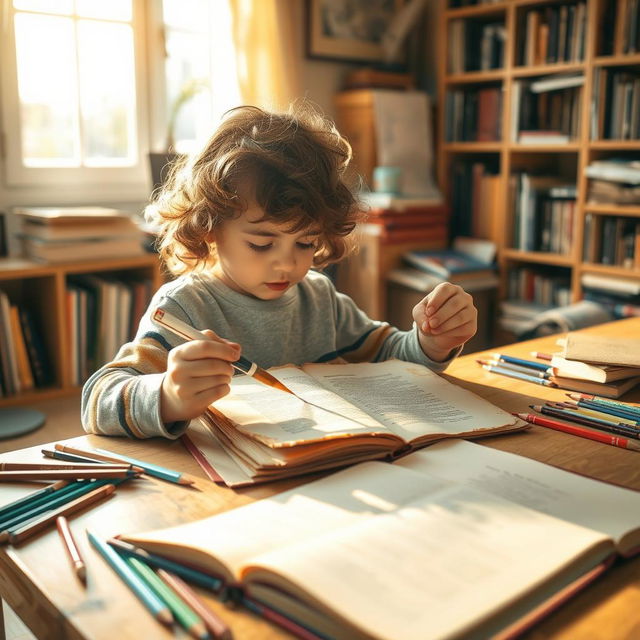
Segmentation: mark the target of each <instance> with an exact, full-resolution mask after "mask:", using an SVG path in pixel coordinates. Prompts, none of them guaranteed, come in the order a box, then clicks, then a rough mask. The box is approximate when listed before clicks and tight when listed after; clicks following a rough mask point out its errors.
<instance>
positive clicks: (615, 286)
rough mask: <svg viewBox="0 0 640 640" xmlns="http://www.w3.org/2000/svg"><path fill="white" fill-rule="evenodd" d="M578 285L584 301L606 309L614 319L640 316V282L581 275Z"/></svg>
mask: <svg viewBox="0 0 640 640" xmlns="http://www.w3.org/2000/svg"><path fill="white" fill-rule="evenodd" d="M580 283H581V284H582V290H583V295H584V298H585V300H592V301H594V302H597V303H599V304H601V305H603V306H605V307H607V308H608V309H609V310H610V311H611V312H612V314H613V316H614V317H615V318H628V317H632V316H638V315H640V280H638V279H627V278H618V277H616V276H609V275H605V274H601V273H583V274H582V276H581V277H580Z"/></svg>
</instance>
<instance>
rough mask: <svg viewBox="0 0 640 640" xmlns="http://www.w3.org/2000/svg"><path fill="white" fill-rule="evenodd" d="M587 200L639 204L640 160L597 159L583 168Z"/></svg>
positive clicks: (604, 202)
mask: <svg viewBox="0 0 640 640" xmlns="http://www.w3.org/2000/svg"><path fill="white" fill-rule="evenodd" d="M585 175H586V176H587V177H588V178H589V179H590V180H589V191H588V196H587V197H588V200H589V201H590V202H596V203H603V204H622V205H638V204H640V161H637V160H629V159H625V158H609V159H607V160H597V161H594V162H592V163H591V164H590V165H589V166H588V167H586V168H585Z"/></svg>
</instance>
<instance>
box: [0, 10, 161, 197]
mask: <svg viewBox="0 0 640 640" xmlns="http://www.w3.org/2000/svg"><path fill="white" fill-rule="evenodd" d="M3 4H4V10H3V11H2V24H1V25H0V28H1V30H2V38H1V43H0V47H1V49H2V50H1V52H0V59H2V60H3V64H2V67H3V69H2V72H1V73H0V80H1V84H0V89H1V100H2V132H3V145H2V146H3V149H2V151H3V160H4V170H5V183H6V185H7V186H8V187H22V186H31V187H42V188H43V189H44V188H47V187H49V188H50V187H53V186H55V185H60V186H65V187H68V186H72V185H79V184H80V185H84V186H91V185H103V186H105V185H110V186H117V185H121V186H122V187H123V188H125V190H127V191H129V190H130V189H131V188H133V187H139V188H140V190H141V191H142V190H146V189H148V184H149V178H148V159H147V152H148V149H149V126H148V125H146V123H147V122H148V119H149V118H148V114H149V109H148V92H149V87H148V83H147V69H148V68H149V67H152V68H153V67H155V65H154V64H149V62H150V60H149V56H148V52H147V46H146V44H147V43H146V41H147V32H148V30H149V29H151V28H152V25H151V22H152V21H151V20H149V18H150V17H151V15H153V12H152V11H150V12H149V15H147V12H146V11H145V6H144V5H145V2H144V0H132V19H131V25H132V29H133V54H134V73H135V91H136V96H135V100H136V109H135V126H136V133H137V147H138V148H137V155H136V157H135V162H134V164H133V165H130V166H126V167H44V168H43V167H27V166H25V165H24V164H23V162H22V141H21V129H20V124H21V123H20V103H19V95H18V77H17V73H18V72H17V60H16V46H15V28H14V15H15V13H16V10H15V9H14V7H13V3H12V2H10V0H5V1H4V2H3ZM150 4H156V3H155V2H151V3H150ZM156 15H157V14H156ZM156 28H157V23H156ZM158 97H159V96H158ZM154 102H155V100H154Z"/></svg>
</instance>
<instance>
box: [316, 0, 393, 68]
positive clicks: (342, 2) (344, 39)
mask: <svg viewBox="0 0 640 640" xmlns="http://www.w3.org/2000/svg"><path fill="white" fill-rule="evenodd" d="M403 5H404V0H307V55H308V57H310V58H323V59H328V60H339V61H342V62H371V63H379V62H383V61H384V57H385V56H384V49H383V47H382V44H381V43H382V36H383V35H384V33H385V31H386V30H387V28H388V26H389V23H390V22H391V19H392V18H393V16H394V15H395V13H396V12H397V11H398V10H399V9H400V8H401V7H402V6H403Z"/></svg>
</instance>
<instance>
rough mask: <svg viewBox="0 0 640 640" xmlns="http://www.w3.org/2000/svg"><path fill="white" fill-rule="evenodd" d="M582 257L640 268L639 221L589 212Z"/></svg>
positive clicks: (601, 262) (586, 219)
mask: <svg viewBox="0 0 640 640" xmlns="http://www.w3.org/2000/svg"><path fill="white" fill-rule="evenodd" d="M582 259H583V260H584V261H585V262H594V263H598V264H610V265H617V266H621V267H625V268H627V269H639V270H640V221H638V220H637V219H635V218H627V217H625V216H597V215H594V214H592V213H587V214H586V216H585V221H584V243H583V255H582Z"/></svg>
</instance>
